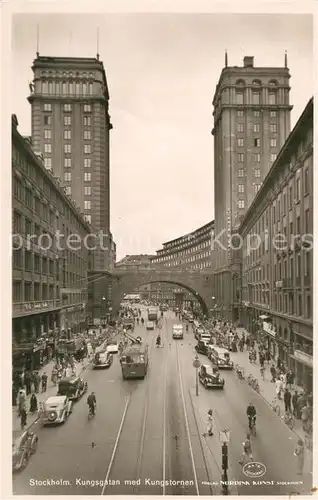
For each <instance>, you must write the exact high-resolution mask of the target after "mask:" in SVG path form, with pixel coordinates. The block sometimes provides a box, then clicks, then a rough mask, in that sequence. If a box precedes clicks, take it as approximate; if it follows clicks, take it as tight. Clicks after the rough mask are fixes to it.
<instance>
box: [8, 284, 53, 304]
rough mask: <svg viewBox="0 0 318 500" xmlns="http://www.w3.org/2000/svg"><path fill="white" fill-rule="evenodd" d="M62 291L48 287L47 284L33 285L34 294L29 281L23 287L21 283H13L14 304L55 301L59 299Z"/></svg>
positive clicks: (51, 286)
mask: <svg viewBox="0 0 318 500" xmlns="http://www.w3.org/2000/svg"><path fill="white" fill-rule="evenodd" d="M22 292H24V293H23V294H22ZM59 295H60V289H59V287H58V286H57V287H55V286H54V285H47V284H46V283H42V285H41V284H40V283H33V293H32V283H31V282H29V281H25V282H24V286H23V287H22V282H21V281H13V283H12V302H13V303H14V304H15V303H20V302H31V301H33V300H34V301H40V300H54V299H59V298H60V297H59Z"/></svg>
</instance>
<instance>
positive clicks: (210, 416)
mask: <svg viewBox="0 0 318 500" xmlns="http://www.w3.org/2000/svg"><path fill="white" fill-rule="evenodd" d="M207 434H208V436H213V411H212V410H209V411H208V420H207Z"/></svg>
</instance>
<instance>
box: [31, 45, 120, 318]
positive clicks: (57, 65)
mask: <svg viewBox="0 0 318 500" xmlns="http://www.w3.org/2000/svg"><path fill="white" fill-rule="evenodd" d="M32 70H33V75H34V79H33V83H32V84H31V85H30V90H31V94H30V95H29V97H28V100H29V102H30V103H31V107H32V143H33V147H34V149H35V151H39V152H41V153H42V154H43V157H44V164H45V166H46V168H47V169H49V170H52V172H53V174H54V175H55V176H56V177H58V178H59V179H60V182H61V185H62V186H64V187H65V190H66V193H67V194H69V195H70V196H71V197H72V198H73V200H74V201H75V202H76V204H77V205H78V206H79V207H80V209H81V211H82V212H83V213H84V215H85V218H86V220H87V221H88V222H89V223H90V224H91V226H92V232H94V233H99V232H100V231H102V232H103V234H104V243H103V246H104V248H106V250H105V249H104V250H103V249H100V248H99V249H96V250H94V252H92V253H91V256H90V271H91V272H92V274H93V275H94V276H95V275H96V273H100V272H104V271H105V270H109V269H110V268H111V267H112V264H113V262H112V255H113V254H114V243H113V240H112V235H111V233H110V213H109V212H110V206H109V201H110V186H109V135H110V134H109V132H110V130H111V129H112V124H111V122H110V116H109V112H108V101H109V92H108V86H107V80H106V74H105V69H104V65H103V63H102V62H101V61H99V56H98V55H97V57H96V58H80V57H45V56H40V55H39V54H38V53H37V57H36V59H35V60H34V61H33V66H32ZM96 287H97V285H96ZM96 287H95V288H96ZM106 288H107V287H106ZM92 295H94V302H96V298H97V297H96V293H95V292H94V293H91V294H90V296H92ZM99 295H100V297H99V299H98V301H100V309H104V308H105V296H106V295H107V291H104V290H101V292H100V293H99ZM102 298H103V302H102V301H101V299H102ZM92 314H93V313H92Z"/></svg>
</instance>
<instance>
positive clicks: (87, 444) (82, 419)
mask: <svg viewBox="0 0 318 500" xmlns="http://www.w3.org/2000/svg"><path fill="white" fill-rule="evenodd" d="M143 314H144V317H145V316H146V313H145V311H144V313H143ZM179 322H180V321H179V320H177V319H176V317H175V314H174V313H173V312H170V311H169V312H166V313H165V315H164V319H163V322H162V329H161V335H162V339H163V347H161V348H157V347H156V345H155V340H156V336H157V333H158V330H155V331H146V329H145V327H142V326H136V328H135V330H134V333H133V335H134V336H137V335H141V336H142V337H143V339H144V340H146V341H147V343H148V345H149V352H150V363H149V369H148V373H147V375H146V378H145V379H144V380H136V381H135V380H131V381H125V380H123V378H122V375H121V368H120V364H119V358H118V355H115V356H114V362H113V364H112V366H111V367H110V368H109V369H106V370H92V369H90V368H88V369H87V370H86V372H84V375H83V377H84V378H85V380H87V382H88V388H89V390H94V391H95V393H96V397H97V414H96V416H95V418H93V419H92V420H88V418H87V412H88V408H87V404H86V396H84V397H83V398H82V400H80V401H79V402H78V403H75V405H74V409H73V413H72V415H71V416H70V418H69V420H68V421H67V422H66V424H64V425H62V426H60V427H53V428H51V427H44V428H40V429H38V431H37V432H38V436H39V445H38V449H37V452H36V453H35V455H34V456H33V457H32V458H31V460H30V462H29V464H28V466H27V468H26V469H25V470H24V471H23V472H21V473H20V474H16V475H15V476H14V479H13V493H14V494H24V495H30V494H37V495H60V494H63V495H84V494H85V495H87V494H89V495H90V494H96V495H100V494H107V495H112V494H115V495H116V494H117V495H119V494H121V495H124V494H148V495H162V494H165V495H197V494H200V495H211V494H220V491H221V490H220V486H219V484H218V483H219V481H220V476H221V469H220V464H221V443H220V440H219V432H218V431H219V430H222V429H228V430H230V442H229V462H230V470H229V474H228V476H229V480H232V481H236V482H238V484H236V485H235V491H234V490H233V493H238V494H240V495H288V494H291V493H303V494H309V493H310V491H309V489H310V486H308V485H309V484H310V480H309V478H308V477H305V476H297V473H296V463H295V457H294V456H293V450H294V447H295V435H294V434H293V433H292V432H291V431H290V430H289V429H288V428H287V426H285V425H284V424H283V423H282V422H281V420H280V419H279V418H278V417H277V415H276V414H275V413H274V412H273V411H272V410H271V408H270V407H269V406H268V405H267V404H266V402H265V401H264V400H263V399H262V398H261V397H260V396H258V395H257V394H256V393H255V392H254V391H253V390H252V389H251V388H250V387H249V386H248V385H247V384H245V383H244V382H241V381H239V380H238V379H237V377H236V375H235V372H234V371H233V372H232V371H222V376H223V377H224V379H225V388H224V391H213V390H206V389H204V387H203V386H200V387H199V396H196V395H195V390H194V388H195V369H194V368H193V366H192V363H193V359H194V355H195V351H194V346H195V345H196V340H195V339H194V335H193V333H192V329H191V328H190V329H189V332H188V333H187V332H185V337H184V339H183V340H172V325H173V324H174V323H179ZM232 358H233V361H234V363H235V353H234V354H233V355H232ZM200 360H201V362H203V363H209V360H208V359H207V358H206V357H204V356H200ZM250 401H252V402H253V403H254V405H255V407H256V409H257V414H258V418H257V437H255V438H252V439H253V440H252V449H253V455H254V460H255V461H258V462H261V463H263V464H264V465H265V466H266V468H267V472H266V474H265V476H263V477H262V478H260V480H259V481H260V482H262V483H265V484H259V485H258V484H253V480H251V479H250V478H248V477H246V476H245V475H244V474H243V472H242V467H241V466H240V465H239V464H238V461H239V459H240V455H241V451H242V450H241V448H242V441H243V440H244V437H245V434H246V430H247V418H246V407H247V405H248V403H249V402H250ZM209 408H212V409H213V411H214V417H215V430H214V436H213V437H202V435H201V434H202V433H203V432H202V429H203V431H204V430H205V427H206V412H207V410H208V409H209ZM206 450H208V453H207V451H206ZM54 481H55V482H56V483H59V484H50V482H51V483H53V482H54ZM133 481H135V484H133ZM156 481H157V483H155V482H156ZM162 481H163V482H164V483H166V484H165V485H164V486H162V485H161V483H160V482H162ZM178 481H183V482H184V481H187V484H179V483H178ZM241 481H242V482H243V483H244V482H245V484H240V482H241ZM213 482H214V483H215V484H212V486H209V484H208V483H213ZM291 482H294V483H297V482H298V483H299V484H289V483H291ZM170 483H171V484H170ZM284 483H286V484H284ZM230 489H231V487H230Z"/></svg>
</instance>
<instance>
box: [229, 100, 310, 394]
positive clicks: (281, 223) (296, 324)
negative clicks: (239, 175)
mask: <svg viewBox="0 0 318 500" xmlns="http://www.w3.org/2000/svg"><path fill="white" fill-rule="evenodd" d="M239 233H240V235H241V237H242V240H243V256H242V305H243V309H242V318H241V321H242V322H243V324H244V326H245V327H246V328H247V329H248V330H249V331H256V330H258V331H260V333H261V334H262V335H263V337H264V338H266V341H267V343H268V347H269V348H270V349H271V351H272V354H273V355H276V356H279V357H280V359H281V360H283V361H284V362H286V364H287V365H288V366H289V367H290V368H291V369H292V370H293V371H294V373H295V374H296V378H297V382H298V384H304V385H305V386H306V387H307V389H308V390H311V389H312V367H313V358H312V356H313V301H312V297H313V296H312V286H313V250H312V233H313V99H311V100H310V101H309V103H308V104H307V106H306V108H305V110H304V112H303V113H302V115H301V117H300V118H299V120H298V122H297V124H296V125H295V127H294V129H293V130H292V132H291V134H290V136H289V137H288V139H287V141H286V143H285V144H284V145H283V147H282V149H281V151H280V152H279V155H278V157H277V159H276V161H275V162H274V164H273V165H272V167H271V170H270V171H269V173H268V175H267V176H266V178H265V180H264V182H263V185H262V187H261V189H260V190H259V192H258V193H257V195H256V197H255V199H254V201H253V203H252V205H251V206H250V207H249V210H248V211H247V213H246V215H245V217H244V220H243V222H242V224H241V226H240V228H239ZM253 234H255V235H258V236H254V237H253V236H252V235H253ZM257 240H258V242H259V244H258V243H257ZM251 247H252V248H255V249H253V250H251Z"/></svg>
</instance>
